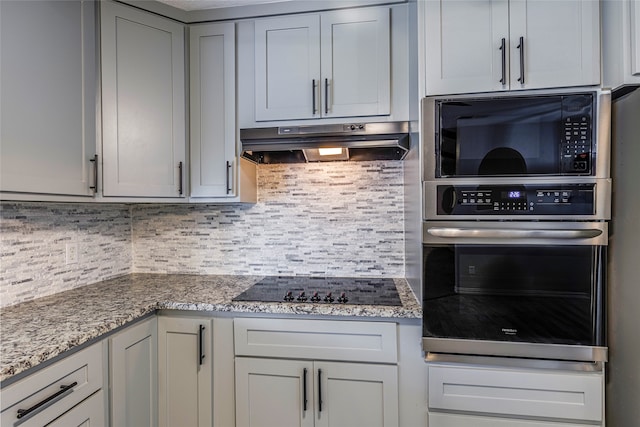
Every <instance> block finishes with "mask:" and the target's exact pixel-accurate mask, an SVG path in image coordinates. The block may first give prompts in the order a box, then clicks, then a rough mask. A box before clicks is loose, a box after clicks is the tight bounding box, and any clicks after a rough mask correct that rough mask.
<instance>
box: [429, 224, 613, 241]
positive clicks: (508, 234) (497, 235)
mask: <svg viewBox="0 0 640 427" xmlns="http://www.w3.org/2000/svg"><path fill="white" fill-rule="evenodd" d="M427 233H429V234H430V235H432V236H434V237H445V238H447V237H449V238H451V237H454V238H455V237H459V238H460V237H461V238H477V239H563V240H564V239H590V238H593V237H598V236H599V235H601V234H602V230H598V229H591V230H589V229H585V230H526V229H523V230H515V229H481V228H456V227H431V228H429V229H427Z"/></svg>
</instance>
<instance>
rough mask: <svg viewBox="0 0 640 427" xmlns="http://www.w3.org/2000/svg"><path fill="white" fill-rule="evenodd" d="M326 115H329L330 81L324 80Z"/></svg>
mask: <svg viewBox="0 0 640 427" xmlns="http://www.w3.org/2000/svg"><path fill="white" fill-rule="evenodd" d="M324 113H325V114H329V79H324Z"/></svg>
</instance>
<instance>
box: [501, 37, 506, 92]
mask: <svg viewBox="0 0 640 427" xmlns="http://www.w3.org/2000/svg"><path fill="white" fill-rule="evenodd" d="M506 44H507V39H505V38H504V37H503V38H502V42H501V44H500V50H501V51H502V78H501V79H500V83H501V84H502V86H505V85H506V84H507V48H506Z"/></svg>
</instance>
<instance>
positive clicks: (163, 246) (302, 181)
mask: <svg viewBox="0 0 640 427" xmlns="http://www.w3.org/2000/svg"><path fill="white" fill-rule="evenodd" d="M402 167H403V164H402V162H397V161H395V162H394V161H389V162H385V161H376V162H335V163H310V164H293V165H291V164H289V165H282V164H279V165H261V166H259V168H258V203H257V204H255V205H232V206H220V205H217V206H216V205H162V206H161V205H153V206H145V205H137V206H135V207H134V208H133V213H132V216H133V231H132V236H133V271H134V272H140V273H193V274H238V275H244V274H251V275H321V276H360V277H365V276H388V277H404V208H403V194H404V193H403V170H402Z"/></svg>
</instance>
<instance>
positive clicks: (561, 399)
mask: <svg viewBox="0 0 640 427" xmlns="http://www.w3.org/2000/svg"><path fill="white" fill-rule="evenodd" d="M427 382H428V408H429V411H428V419H429V427H467V426H468V427H492V426H500V427H502V426H504V427H507V426H508V427H565V426H574V427H575V426H580V427H583V426H601V425H602V424H603V421H604V400H603V398H604V375H603V373H602V371H593V372H588V371H573V370H567V369H547V368H544V369H543V368H536V369H533V368H515V367H514V368H508V367H498V366H482V365H466V364H456V363H429V364H428V381H427Z"/></svg>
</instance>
